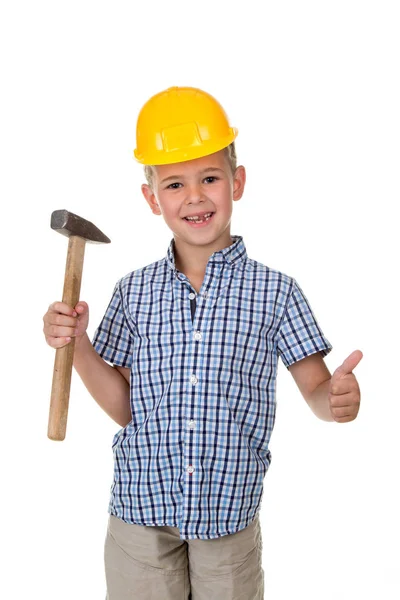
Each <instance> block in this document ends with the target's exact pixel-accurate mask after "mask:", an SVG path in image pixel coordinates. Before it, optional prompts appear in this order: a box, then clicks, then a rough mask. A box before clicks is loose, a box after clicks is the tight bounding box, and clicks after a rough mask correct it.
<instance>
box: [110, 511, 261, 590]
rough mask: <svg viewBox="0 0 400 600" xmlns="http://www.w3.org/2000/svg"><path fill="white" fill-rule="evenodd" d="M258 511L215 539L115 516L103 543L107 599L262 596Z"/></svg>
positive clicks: (111, 517) (111, 519)
mask: <svg viewBox="0 0 400 600" xmlns="http://www.w3.org/2000/svg"><path fill="white" fill-rule="evenodd" d="M261 552H262V539H261V528H260V522H259V516H258V514H257V515H256V517H255V519H254V521H253V522H252V523H250V525H248V526H247V527H246V528H245V529H242V530H241V531H237V532H236V533H233V534H230V535H224V536H222V537H220V538H214V539H211V540H208V539H207V540H199V539H193V540H182V539H180V537H179V529H178V528H177V527H169V526H148V525H133V524H129V523H125V522H124V521H122V520H121V519H118V518H117V517H115V516H114V515H110V517H109V522H108V528H107V536H106V540H105V546H104V563H105V572H106V581H107V597H106V600H263V598H264V570H263V568H262V566H261Z"/></svg>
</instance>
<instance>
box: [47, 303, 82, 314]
mask: <svg viewBox="0 0 400 600" xmlns="http://www.w3.org/2000/svg"><path fill="white" fill-rule="evenodd" d="M49 310H50V311H54V312H57V313H61V314H63V315H71V316H74V317H76V312H75V310H74V309H73V308H72V306H69V305H68V304H66V302H57V301H56V302H53V303H52V304H50V306H49Z"/></svg>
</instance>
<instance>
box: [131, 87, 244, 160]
mask: <svg viewBox="0 0 400 600" xmlns="http://www.w3.org/2000/svg"><path fill="white" fill-rule="evenodd" d="M237 134H238V130H237V129H236V128H235V127H230V126H229V122H228V117H227V115H226V113H225V111H224V109H223V108H222V106H221V105H220V103H219V102H218V101H217V100H216V99H215V98H214V97H213V96H211V95H210V94H207V93H206V92H203V91H202V90H199V89H197V88H192V87H171V88H168V89H167V90H164V91H163V92H160V93H159V94H156V95H155V96H152V97H151V98H150V100H148V101H147V102H146V104H145V105H144V106H143V108H142V109H141V111H140V113H139V117H138V120H137V126H136V149H135V150H134V152H133V154H134V157H135V158H136V160H137V161H138V162H140V163H142V164H143V165H169V164H172V163H177V162H183V161H186V160H192V159H194V158H200V157H202V156H207V155H208V154H213V153H214V152H218V150H222V149H223V148H226V147H227V146H229V144H230V143H231V142H233V140H234V139H235V138H236V136H237Z"/></svg>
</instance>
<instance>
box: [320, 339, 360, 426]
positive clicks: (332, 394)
mask: <svg viewBox="0 0 400 600" xmlns="http://www.w3.org/2000/svg"><path fill="white" fill-rule="evenodd" d="M362 357H363V353H362V352H361V350H355V351H354V352H352V353H351V354H350V356H348V357H347V358H346V360H345V361H344V362H343V363H342V365H341V366H340V367H338V368H337V369H336V371H334V373H333V375H332V377H331V381H330V385H329V391H328V398H329V408H330V411H331V415H332V417H333V418H334V420H335V421H337V422H338V423H348V422H349V421H354V419H355V418H356V416H357V415H358V411H359V408H360V399H361V394H360V387H359V385H358V382H357V379H356V378H355V376H354V374H353V373H352V371H353V369H355V367H356V366H357V365H358V363H359V362H360V360H361V359H362Z"/></svg>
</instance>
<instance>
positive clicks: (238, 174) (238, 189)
mask: <svg viewBox="0 0 400 600" xmlns="http://www.w3.org/2000/svg"><path fill="white" fill-rule="evenodd" d="M245 185H246V169H245V168H244V167H243V166H242V165H240V166H239V167H237V169H236V171H235V174H234V176H233V199H234V200H240V198H241V197H242V196H243V192H244V186H245Z"/></svg>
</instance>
